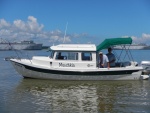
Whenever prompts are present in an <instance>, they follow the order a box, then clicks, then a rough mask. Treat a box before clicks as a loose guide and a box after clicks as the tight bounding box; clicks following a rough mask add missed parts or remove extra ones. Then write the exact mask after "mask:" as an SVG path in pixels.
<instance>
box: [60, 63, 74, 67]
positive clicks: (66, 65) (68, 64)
mask: <svg viewBox="0 0 150 113" xmlns="http://www.w3.org/2000/svg"><path fill="white" fill-rule="evenodd" d="M59 67H75V65H74V64H73V63H67V64H63V63H59Z"/></svg>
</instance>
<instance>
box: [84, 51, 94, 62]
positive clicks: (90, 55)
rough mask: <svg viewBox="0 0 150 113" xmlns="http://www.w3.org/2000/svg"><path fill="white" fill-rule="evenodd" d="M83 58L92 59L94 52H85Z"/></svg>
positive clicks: (85, 59)
mask: <svg viewBox="0 0 150 113" xmlns="http://www.w3.org/2000/svg"><path fill="white" fill-rule="evenodd" d="M82 60H83V61H92V53H91V52H83V53H82Z"/></svg>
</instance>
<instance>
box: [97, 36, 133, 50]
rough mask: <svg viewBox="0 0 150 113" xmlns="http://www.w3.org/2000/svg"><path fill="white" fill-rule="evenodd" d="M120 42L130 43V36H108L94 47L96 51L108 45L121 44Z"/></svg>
mask: <svg viewBox="0 0 150 113" xmlns="http://www.w3.org/2000/svg"><path fill="white" fill-rule="evenodd" d="M121 44H132V38H131V37H128V38H109V39H105V40H104V41H103V42H102V43H101V44H99V45H98V46H97V47H96V51H100V50H102V49H106V48H108V47H110V46H114V45H121Z"/></svg>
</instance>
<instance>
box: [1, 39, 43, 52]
mask: <svg viewBox="0 0 150 113" xmlns="http://www.w3.org/2000/svg"><path fill="white" fill-rule="evenodd" d="M41 49H42V44H37V43H34V42H33V41H32V40H31V41H21V42H6V41H3V40H2V39H1V41H0V50H41Z"/></svg>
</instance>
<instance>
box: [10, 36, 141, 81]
mask: <svg viewBox="0 0 150 113" xmlns="http://www.w3.org/2000/svg"><path fill="white" fill-rule="evenodd" d="M130 43H132V39H131V38H130V37H129V38H112V39H106V40H104V42H102V43H101V44H100V45H98V46H96V45H95V44H60V45H56V46H51V47H50V49H51V54H50V56H33V57H32V59H21V58H11V59H10V61H11V63H12V65H13V66H14V68H15V69H16V71H17V72H18V73H19V74H21V75H22V76H23V77H25V78H37V79H57V80H139V79H141V73H142V70H143V68H142V66H136V65H135V63H134V62H132V63H131V62H128V63H127V62H116V64H119V65H116V67H114V68H99V67H98V66H97V64H98V52H99V51H100V50H102V49H105V48H108V47H110V46H113V45H120V44H130ZM60 54H61V56H59V55H60Z"/></svg>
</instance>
